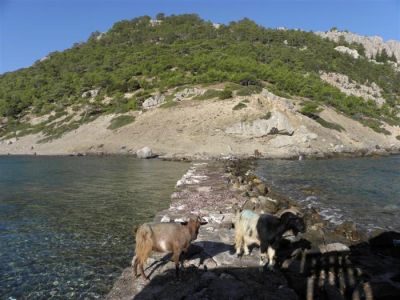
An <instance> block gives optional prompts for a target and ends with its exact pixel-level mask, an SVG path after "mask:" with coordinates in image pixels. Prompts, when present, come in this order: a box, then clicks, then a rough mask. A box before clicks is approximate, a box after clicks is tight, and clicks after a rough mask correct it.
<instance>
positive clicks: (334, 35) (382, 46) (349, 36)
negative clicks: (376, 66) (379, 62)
mask: <svg viewBox="0 0 400 300" xmlns="http://www.w3.org/2000/svg"><path fill="white" fill-rule="evenodd" d="M315 34H317V35H319V36H321V37H323V38H327V39H330V40H333V41H335V42H338V41H339V39H340V38H341V37H343V38H344V39H345V41H346V42H348V43H359V44H362V45H363V46H364V48H365V54H366V56H367V57H368V58H370V59H373V58H375V56H376V54H378V53H380V52H382V51H383V50H385V51H386V52H387V54H388V55H392V54H394V56H395V57H396V59H397V61H400V42H399V41H395V40H389V41H387V42H384V41H383V39H382V38H381V37H379V36H362V35H358V34H355V33H352V32H344V31H336V30H333V31H328V32H320V31H318V32H315Z"/></svg>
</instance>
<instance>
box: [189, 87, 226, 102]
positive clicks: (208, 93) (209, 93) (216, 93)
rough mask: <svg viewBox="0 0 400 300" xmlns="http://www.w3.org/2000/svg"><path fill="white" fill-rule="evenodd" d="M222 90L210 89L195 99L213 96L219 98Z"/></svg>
mask: <svg viewBox="0 0 400 300" xmlns="http://www.w3.org/2000/svg"><path fill="white" fill-rule="evenodd" d="M219 93H220V91H217V90H214V89H209V90H207V91H205V93H204V94H203V95H199V96H196V97H194V99H195V100H208V99H212V98H218V97H219Z"/></svg>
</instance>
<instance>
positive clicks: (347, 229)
mask: <svg viewBox="0 0 400 300" xmlns="http://www.w3.org/2000/svg"><path fill="white" fill-rule="evenodd" d="M335 233H336V234H338V235H340V236H342V237H344V238H346V239H348V240H350V241H359V240H361V239H362V233H361V232H360V231H359V230H358V229H357V226H356V224H355V223H353V222H343V223H342V224H340V225H338V226H337V227H336V229H335Z"/></svg>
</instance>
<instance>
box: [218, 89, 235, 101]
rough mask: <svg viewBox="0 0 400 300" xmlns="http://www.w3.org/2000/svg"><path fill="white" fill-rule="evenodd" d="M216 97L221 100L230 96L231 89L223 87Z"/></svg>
mask: <svg viewBox="0 0 400 300" xmlns="http://www.w3.org/2000/svg"><path fill="white" fill-rule="evenodd" d="M218 98H219V99H221V100H225V99H230V98H232V90H230V89H228V88H225V89H224V90H223V91H220V92H219V95H218Z"/></svg>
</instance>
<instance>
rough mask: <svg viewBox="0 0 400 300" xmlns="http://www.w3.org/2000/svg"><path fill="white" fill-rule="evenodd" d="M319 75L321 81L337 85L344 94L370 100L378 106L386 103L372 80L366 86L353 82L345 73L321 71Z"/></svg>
mask: <svg viewBox="0 0 400 300" xmlns="http://www.w3.org/2000/svg"><path fill="white" fill-rule="evenodd" d="M320 77H321V79H322V80H323V81H325V82H327V83H329V84H330V85H333V86H335V87H337V88H338V89H340V90H341V91H342V92H343V93H345V94H346V95H353V96H356V97H361V98H364V99H366V100H372V101H374V102H375V103H376V104H377V105H378V106H382V105H383V104H384V103H386V100H385V99H384V98H383V97H382V90H381V88H380V87H379V86H378V85H377V84H376V83H375V82H372V83H371V84H370V85H369V86H368V85H364V84H361V83H358V82H354V81H352V80H350V79H349V77H348V76H347V75H343V74H338V73H325V72H321V73H320Z"/></svg>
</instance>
